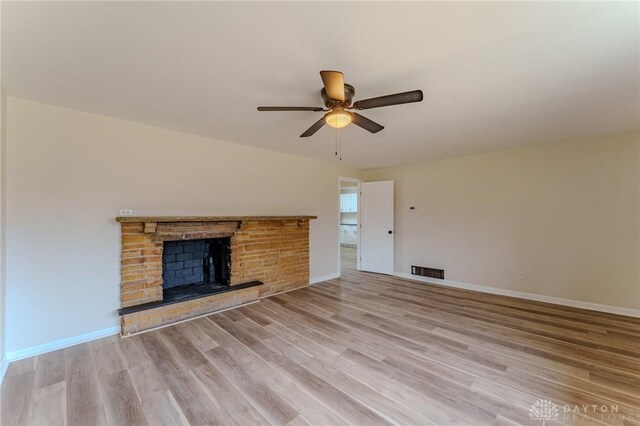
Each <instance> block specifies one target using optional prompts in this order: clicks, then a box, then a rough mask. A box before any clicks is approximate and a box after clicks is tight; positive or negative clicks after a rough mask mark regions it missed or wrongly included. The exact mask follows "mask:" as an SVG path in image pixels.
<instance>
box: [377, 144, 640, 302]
mask: <svg viewBox="0 0 640 426" xmlns="http://www.w3.org/2000/svg"><path fill="white" fill-rule="evenodd" d="M365 179H366V180H386V179H392V180H395V181H396V184H395V197H396V199H395V203H396V208H395V214H396V217H395V221H396V225H395V226H396V270H397V271H399V272H405V273H408V272H410V266H411V265H422V266H431V267H436V268H443V269H445V271H446V272H445V277H446V278H447V279H448V280H452V281H458V282H462V283H468V284H476V285H483V286H490V287H496V288H499V289H508V290H513V291H520V292H526V293H533V294H539V295H545V296H552V297H559V298H565V299H572V300H577V301H584V302H590V303H597V304H603V305H611V306H615V307H622V308H631V309H640V134H637V133H636V134H628V135H619V136H611V137H606V138H600V139H593V140H585V141H579V142H573V143H558V144H552V145H544V146H537V147H531V148H525V149H517V150H509V151H501V152H495V153H491V154H484V155H475V156H469V157H460V158H455V159H447V160H440V161H433V162H428V163H422V164H414V165H409V166H403V167H397V168H389V169H380V170H371V171H367V172H366V173H365ZM410 206H415V207H416V210H415V211H414V212H411V211H410V210H409V207H410ZM519 271H523V272H525V280H520V279H519V278H518V272H519Z"/></svg>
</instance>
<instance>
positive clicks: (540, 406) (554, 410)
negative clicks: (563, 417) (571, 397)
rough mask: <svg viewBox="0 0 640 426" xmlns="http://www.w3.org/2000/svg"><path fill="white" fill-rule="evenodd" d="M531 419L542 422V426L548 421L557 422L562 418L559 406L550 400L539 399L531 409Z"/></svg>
mask: <svg viewBox="0 0 640 426" xmlns="http://www.w3.org/2000/svg"><path fill="white" fill-rule="evenodd" d="M529 417H530V418H531V420H539V421H542V426H544V425H545V422H547V421H548V420H556V419H557V418H558V417H560V411H559V410H558V406H557V405H556V404H554V403H553V402H551V401H549V400H548V399H538V400H537V401H536V402H534V403H533V404H532V405H531V407H530V408H529Z"/></svg>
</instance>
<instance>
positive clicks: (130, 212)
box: [120, 210, 133, 216]
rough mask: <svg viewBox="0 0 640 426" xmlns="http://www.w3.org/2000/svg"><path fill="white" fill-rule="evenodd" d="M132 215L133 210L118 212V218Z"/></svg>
mask: <svg viewBox="0 0 640 426" xmlns="http://www.w3.org/2000/svg"><path fill="white" fill-rule="evenodd" d="M132 214H133V210H120V216H131V215H132Z"/></svg>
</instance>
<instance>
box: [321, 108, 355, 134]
mask: <svg viewBox="0 0 640 426" xmlns="http://www.w3.org/2000/svg"><path fill="white" fill-rule="evenodd" d="M352 119H353V116H352V115H351V113H350V112H347V111H343V110H335V111H330V112H328V113H326V114H325V116H324V121H325V122H326V123H327V124H328V125H329V126H331V127H335V128H336V129H342V128H343V127H346V126H348V125H349V124H350V123H351V120H352Z"/></svg>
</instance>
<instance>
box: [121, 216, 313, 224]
mask: <svg viewBox="0 0 640 426" xmlns="http://www.w3.org/2000/svg"><path fill="white" fill-rule="evenodd" d="M317 218H318V216H118V217H117V218H116V221H118V222H120V223H132V222H138V223H140V222H142V223H166V222H173V223H175V222H242V221H246V220H292V219H307V220H308V219H317Z"/></svg>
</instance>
